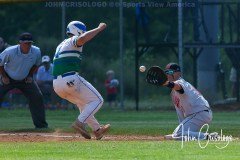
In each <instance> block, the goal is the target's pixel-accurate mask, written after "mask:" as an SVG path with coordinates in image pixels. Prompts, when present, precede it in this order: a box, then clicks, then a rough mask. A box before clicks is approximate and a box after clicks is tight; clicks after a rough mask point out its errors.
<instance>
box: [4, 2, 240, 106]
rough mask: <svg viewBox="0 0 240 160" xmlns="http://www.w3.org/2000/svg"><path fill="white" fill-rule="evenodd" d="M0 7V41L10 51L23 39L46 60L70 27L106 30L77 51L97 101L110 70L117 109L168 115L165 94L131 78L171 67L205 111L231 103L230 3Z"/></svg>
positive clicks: (233, 46)
mask: <svg viewBox="0 0 240 160" xmlns="http://www.w3.org/2000/svg"><path fill="white" fill-rule="evenodd" d="M120 4H123V5H120ZM0 7H1V10H0V19H1V20H0V26H1V29H0V37H2V38H3V39H4V40H5V42H7V43H8V44H9V45H15V44H17V43H18V36H19V34H21V33H22V32H30V33H32V34H33V37H34V42H35V43H34V45H36V46H38V47H40V49H41V51H42V55H49V56H50V57H51V59H52V58H53V56H54V53H55V49H56V47H57V45H58V44H59V43H60V42H61V41H62V40H63V39H64V38H66V37H65V28H66V26H67V24H68V23H69V22H70V21H73V20H78V21H82V22H84V23H85V24H86V26H87V30H90V29H93V28H95V27H97V26H98V24H99V23H100V22H105V23H106V24H107V25H108V28H107V29H106V30H105V31H104V32H102V33H101V34H100V35H99V36H97V37H96V38H95V39H94V40H92V41H90V42H89V43H88V44H86V45H85V46H84V47H83V54H84V57H83V61H82V64H81V66H82V68H81V70H80V74H81V75H82V76H83V77H85V78H86V79H87V80H88V81H89V82H90V83H92V84H93V86H95V87H96V88H97V89H98V91H99V92H100V93H101V94H102V95H103V97H104V98H105V97H106V90H105V87H104V80H105V78H106V72H107V71H108V70H114V71H115V77H116V78H117V79H119V81H120V84H119V86H118V102H119V107H120V108H130V109H153V108H171V107H172V106H171V100H170V96H169V93H170V92H169V89H167V88H163V87H156V86H151V85H149V84H147V83H146V82H145V74H146V73H140V72H139V71H138V67H139V66H140V65H145V66H146V67H147V68H149V67H150V66H153V65H159V66H160V67H162V68H164V67H165V65H166V64H167V63H169V62H177V63H179V64H180V65H181V66H182V68H183V77H184V79H186V80H187V81H189V82H190V83H192V84H193V85H194V86H195V87H196V88H198V89H199V90H200V91H201V92H202V94H203V95H204V96H205V97H206V98H207V99H208V100H209V102H210V103H211V104H222V103H228V102H231V103H232V102H237V101H239V90H238V88H239V87H238V83H237V82H238V79H239V78H236V79H237V80H236V81H235V82H236V83H237V87H236V86H235V87H236V89H237V91H236V93H234V94H233V93H232V92H233V90H232V85H233V82H232V81H230V72H231V68H232V67H235V69H236V70H237V72H236V73H235V74H236V76H237V77H238V73H239V62H240V61H238V60H240V58H239V57H240V56H239V55H240V54H239V53H240V52H239V51H240V50H239V48H240V43H239V40H240V2H239V1H238V0H236V1H231V0H229V1H223V0H205V1H203V0H179V1H177V0H168V1H164V0H161V1H151V0H148V1H121V0H120V1H118V0H116V1H114V0H112V1H101V0H97V1H81V0H78V1H74V0H70V1H1V2H0ZM172 108H173V107H172Z"/></svg>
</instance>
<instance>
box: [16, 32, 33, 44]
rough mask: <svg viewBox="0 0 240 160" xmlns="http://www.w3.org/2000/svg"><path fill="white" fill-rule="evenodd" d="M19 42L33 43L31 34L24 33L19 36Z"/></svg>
mask: <svg viewBox="0 0 240 160" xmlns="http://www.w3.org/2000/svg"><path fill="white" fill-rule="evenodd" d="M19 42H24V43H25V42H33V37H32V34H31V33H28V32H24V33H22V34H21V35H20V36H19Z"/></svg>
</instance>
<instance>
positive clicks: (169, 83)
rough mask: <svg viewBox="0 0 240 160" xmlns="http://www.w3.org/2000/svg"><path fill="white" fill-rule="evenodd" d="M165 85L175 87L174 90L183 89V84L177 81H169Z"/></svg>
mask: <svg viewBox="0 0 240 160" xmlns="http://www.w3.org/2000/svg"><path fill="white" fill-rule="evenodd" d="M164 86H166V87H169V88H171V89H174V90H176V91H179V90H181V89H182V86H181V85H180V84H178V83H176V82H170V81H167V82H166V83H165V84H164Z"/></svg>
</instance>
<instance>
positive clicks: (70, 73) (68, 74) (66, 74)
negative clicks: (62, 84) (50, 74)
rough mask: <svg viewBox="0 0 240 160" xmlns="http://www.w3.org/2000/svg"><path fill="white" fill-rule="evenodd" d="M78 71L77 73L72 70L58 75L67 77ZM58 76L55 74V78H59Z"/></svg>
mask: <svg viewBox="0 0 240 160" xmlns="http://www.w3.org/2000/svg"><path fill="white" fill-rule="evenodd" d="M76 73H77V72H75V71H72V72H67V73H64V74H62V75H58V76H61V77H62V78H63V77H67V76H71V75H74V74H76ZM58 76H54V79H57V77H58Z"/></svg>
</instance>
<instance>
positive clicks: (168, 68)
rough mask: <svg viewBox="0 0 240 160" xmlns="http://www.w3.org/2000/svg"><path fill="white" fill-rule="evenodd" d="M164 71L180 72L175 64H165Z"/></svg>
mask: <svg viewBox="0 0 240 160" xmlns="http://www.w3.org/2000/svg"><path fill="white" fill-rule="evenodd" d="M166 70H173V71H174V72H181V68H180V66H179V65H178V64H177V63H169V64H167V66H166Z"/></svg>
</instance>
